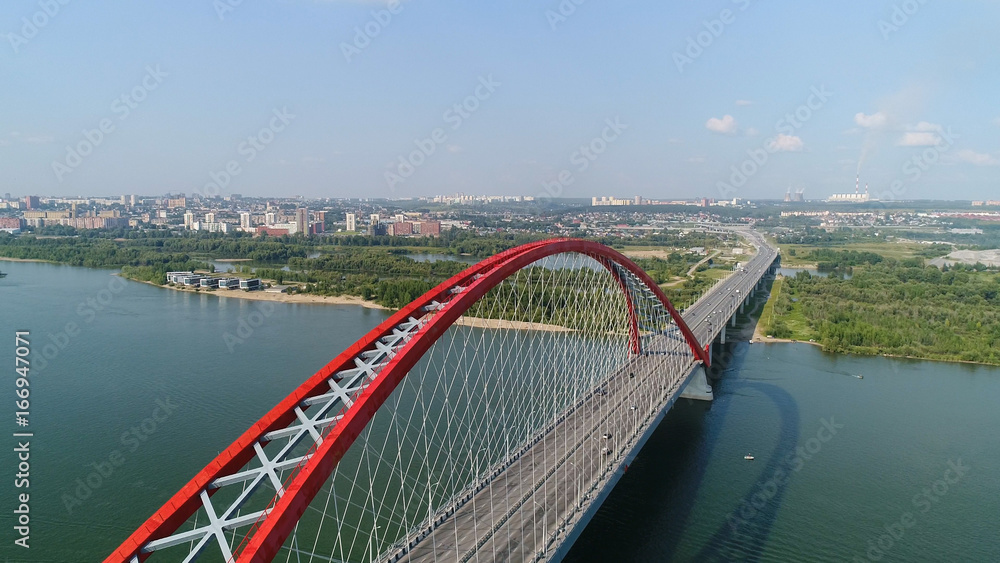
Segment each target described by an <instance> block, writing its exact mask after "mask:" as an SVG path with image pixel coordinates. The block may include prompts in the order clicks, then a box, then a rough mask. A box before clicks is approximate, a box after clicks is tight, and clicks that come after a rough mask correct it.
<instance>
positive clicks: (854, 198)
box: [826, 193, 877, 203]
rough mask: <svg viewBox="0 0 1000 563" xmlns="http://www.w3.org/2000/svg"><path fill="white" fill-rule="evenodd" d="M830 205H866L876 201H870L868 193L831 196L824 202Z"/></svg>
mask: <svg viewBox="0 0 1000 563" xmlns="http://www.w3.org/2000/svg"><path fill="white" fill-rule="evenodd" d="M826 201H828V202H830V203H868V202H869V201H877V200H874V199H872V197H871V195H870V194H868V193H863V194H833V195H832V196H830V199H828V200H826Z"/></svg>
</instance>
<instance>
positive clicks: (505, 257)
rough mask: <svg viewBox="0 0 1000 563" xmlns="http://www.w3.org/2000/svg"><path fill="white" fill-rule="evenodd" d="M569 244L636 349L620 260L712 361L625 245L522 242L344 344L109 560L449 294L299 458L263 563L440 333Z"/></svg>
mask: <svg viewBox="0 0 1000 563" xmlns="http://www.w3.org/2000/svg"><path fill="white" fill-rule="evenodd" d="M567 252H571V253H579V254H584V255H587V256H590V257H592V258H594V259H596V260H597V261H598V262H600V263H601V264H602V265H603V266H604V267H605V268H607V269H608V270H609V271H610V272H611V273H612V275H614V276H615V278H616V280H617V281H618V284H619V287H620V288H621V289H622V291H623V292H625V294H626V301H627V302H628V304H629V315H630V335H629V340H630V348H631V349H632V351H633V352H639V351H640V350H639V329H638V323H637V319H636V313H635V310H634V305H633V300H632V299H631V297H630V296H629V295H628V288H627V284H626V283H625V280H624V279H623V278H622V276H620V275H619V274H618V272H616V270H615V268H614V265H617V266H619V267H621V268H624V269H626V270H628V271H629V272H630V273H632V274H633V275H634V276H636V277H637V278H638V279H640V280H641V281H642V282H643V283H644V284H645V285H646V286H647V287H648V288H649V289H650V290H652V291H653V292H654V293H655V294H656V297H657V298H658V299H659V300H660V301H661V303H662V304H663V306H664V307H665V308H666V309H667V311H669V313H670V315H671V317H673V319H674V322H675V323H676V324H677V326H678V327H679V328H680V330H681V333H682V334H683V335H684V338H685V340H686V341H687V343H688V345H689V346H690V347H691V350H692V352H693V353H694V355H695V357H697V358H699V359H700V360H701V361H702V362H704V363H705V365H706V366H707V365H709V363H710V359H709V355H708V353H707V351H706V349H704V348H702V347H701V346H700V345H699V343H698V341H697V339H696V338H695V336H694V334H693V333H692V332H691V329H690V328H688V326H687V324H686V323H685V322H684V319H683V318H681V315H680V313H678V312H677V310H676V309H675V308H674V306H673V305H672V304H671V303H670V301H669V300H668V299H667V297H666V295H664V294H663V291H662V290H661V289H660V288H659V286H657V285H656V283H654V282H653V280H652V279H651V278H650V277H649V275H648V274H646V272H645V271H643V270H642V269H641V268H640V267H639V266H638V265H636V264H635V263H634V262H632V261H631V260H629V259H628V258H627V257H625V256H624V255H622V254H621V253H619V252H617V251H615V250H613V249H611V248H608V247H607V246H604V245H601V244H598V243H595V242H590V241H584V240H575V239H555V240H548V241H540V242H534V243H529V244H526V245H523V246H519V247H517V248H513V249H511V250H508V251H506V252H502V253H500V254H498V255H496V256H494V257H492V258H489V259H487V260H484V261H482V262H480V263H479V264H477V265H475V266H473V267H471V268H469V269H467V270H465V271H463V272H461V273H459V274H457V275H456V276H454V277H452V278H451V279H449V280H447V281H445V282H444V283H442V284H440V285H438V286H437V287H435V288H434V289H432V290H431V291H428V292H427V293H426V294H424V295H423V296H421V297H420V298H419V299H416V300H415V301H413V302H412V303H410V304H409V305H407V306H406V307H404V308H403V309H401V310H400V311H398V312H397V313H396V314H394V315H392V316H391V317H390V318H389V319H387V320H386V321H385V322H383V323H382V324H380V325H379V326H378V327H376V328H375V329H374V330H372V331H371V332H369V333H368V334H366V335H365V336H364V337H362V338H361V339H360V340H358V341H357V342H356V343H354V345H352V346H351V347H349V348H348V349H346V350H344V352H342V353H341V354H340V355H338V356H337V357H336V358H334V359H333V360H332V361H331V362H330V363H328V364H327V365H326V366H324V367H323V369H321V370H319V371H318V372H317V373H316V374H315V375H313V376H312V377H311V378H309V379H308V380H307V381H306V382H305V383H303V384H302V385H301V386H300V387H299V388H298V389H296V390H295V391H294V392H293V393H292V394H291V395H289V396H288V397H286V398H285V399H284V400H282V401H281V402H280V403H278V405H277V406H275V407H274V408H273V409H272V410H271V411H270V412H269V413H267V414H266V415H265V416H264V417H263V418H261V419H260V420H259V421H257V423H255V424H254V425H253V426H251V427H250V428H249V429H248V430H247V431H246V432H244V433H243V435H242V436H240V437H239V438H238V439H237V440H236V441H235V442H233V444H232V445H231V446H229V447H228V448H226V450H225V451H223V452H222V453H220V454H219V456H218V457H217V458H216V459H215V460H213V461H212V462H211V463H209V464H208V466H207V467H205V468H204V469H203V470H202V471H201V472H199V473H198V474H197V475H196V476H195V477H194V478H193V479H192V480H191V481H190V482H189V483H188V484H187V485H185V486H184V487H183V488H182V489H181V490H180V491H178V492H177V494H175V495H174V496H173V497H172V498H171V499H170V500H169V501H167V503H166V504H165V505H163V507H161V508H160V509H159V510H158V511H157V512H156V513H155V514H154V515H153V516H151V517H150V518H149V519H148V520H147V521H146V522H145V523H144V524H143V525H142V526H141V527H140V528H139V529H138V530H136V531H135V532H134V533H133V534H132V535H131V536H129V538H128V539H127V540H125V542H124V543H123V544H122V545H121V546H120V547H119V548H118V549H117V550H115V552H114V553H112V554H111V555H110V556H108V558H107V559H105V563H127V562H129V561H132V560H133V558H134V557H136V556H138V557H139V559H140V560H144V559H146V558H147V557H148V556H149V554H143V553H142V552H141V549H142V547H143V546H145V545H147V544H148V543H149V542H151V541H153V540H156V539H159V538H163V537H167V536H169V535H170V534H172V533H174V532H175V531H176V530H177V529H178V528H179V527H180V526H181V525H182V524H183V523H184V522H186V521H187V519H188V518H189V517H191V515H193V514H194V512H195V511H196V510H197V509H198V508H199V506H200V499H199V495H200V493H201V491H204V490H205V489H206V488H207V487H208V485H209V483H211V482H212V481H214V480H215V479H217V478H219V477H222V476H225V475H228V474H231V473H235V472H237V471H239V470H240V469H241V468H242V467H243V466H244V465H246V464H247V463H248V462H249V461H250V460H251V459H252V458H253V456H254V455H255V452H254V447H253V446H254V444H256V443H257V442H258V441H259V440H260V439H261V438H262V437H263V436H264V435H265V434H266V433H268V432H270V431H273V430H278V429H281V428H284V427H285V426H286V425H288V424H289V423H290V422H291V421H292V420H293V419H294V418H295V412H294V409H295V407H296V406H297V405H299V404H300V403H301V402H302V401H303V400H305V399H307V398H309V397H313V396H317V395H320V394H323V393H325V392H326V391H328V389H329V386H328V385H327V384H326V382H327V379H329V378H330V377H331V375H333V374H334V373H336V372H338V371H341V370H342V369H346V368H350V367H354V365H353V361H354V358H355V357H357V356H358V354H360V353H361V352H363V351H365V350H367V349H369V348H371V347H373V346H374V343H375V342H377V341H378V340H379V339H380V338H382V337H384V336H386V335H388V334H391V333H392V330H393V328H395V327H396V326H398V325H399V324H400V323H402V322H404V321H405V320H406V319H408V318H410V317H411V316H413V317H416V318H420V317H424V316H425V315H427V313H424V312H423V311H424V309H423V308H424V307H426V306H427V305H429V304H431V303H433V302H435V301H437V302H445V301H447V304H446V305H445V306H444V307H443V308H441V309H440V310H438V311H437V312H436V313H433V314H432V315H431V316H430V320H429V322H427V324H426V325H425V326H424V327H423V328H421V329H420V331H419V333H418V334H417V336H415V337H414V338H413V339H412V340H410V342H408V343H407V344H406V346H405V347H403V349H402V350H401V351H400V352H399V353H397V354H396V356H395V357H393V359H392V360H390V361H389V363H388V364H387V365H386V366H385V367H383V368H382V370H381V371H380V372H379V374H378V376H377V377H376V378H375V380H374V381H373V382H372V383H371V384H370V385H369V386H368V387H367V388H366V389H365V390H364V391H363V392H362V394H361V396H360V397H358V398H357V399H356V400H355V402H354V404H353V405H352V406H351V407H350V408H349V409H347V410H346V411H345V412H344V413H343V414H344V417H343V418H342V419H341V420H340V421H339V422H338V423H337V424H336V425H335V426H333V427H331V428H330V429H329V431H328V433H327V435H326V436H324V439H323V442H322V444H321V445H319V446H318V447H317V448H316V449H315V452H314V453H313V454H312V456H311V457H310V458H309V461H308V462H307V463H305V464H304V465H303V466H301V468H300V469H299V471H298V472H297V473H296V474H295V475H294V477H293V478H292V480H291V482H290V483H288V484H287V485H286V487H285V494H284V496H282V497H281V498H280V499H278V500H277V502H275V503H274V505H273V506H272V507H271V508H270V509H269V511H268V513H267V516H266V518H265V519H264V520H263V521H261V522H258V523H257V525H256V529H255V531H254V533H253V534H252V536H251V537H250V538H249V540H248V541H247V542H246V543H245V544H244V545H243V546H241V549H240V551H239V553H238V554H237V559H236V560H237V561H238V562H251V561H252V562H262V563H263V562H267V561H270V560H271V559H272V558H273V557H274V556H275V555H277V553H278V550H279V549H280V548H281V545H282V544H283V543H284V541H285V540H286V539H287V538H288V535H289V534H290V533H291V532H292V529H293V528H294V527H295V524H296V522H298V520H299V518H300V517H301V516H302V514H303V513H304V512H305V510H306V508H307V507H308V505H309V503H310V502H312V499H313V498H314V497H315V495H316V494H317V492H318V491H319V489H320V488H321V487H322V486H323V483H325V482H326V480H327V479H328V478H329V476H330V474H331V473H332V472H333V469H334V468H335V467H336V465H337V463H338V462H339V461H340V459H341V458H343V456H344V455H345V454H346V453H347V450H348V448H350V447H351V445H352V444H353V443H354V441H355V440H356V439H357V437H358V436H359V435H360V434H361V432H362V431H363V430H364V428H365V427H366V426H367V425H368V422H369V421H370V420H371V419H372V417H373V416H374V415H375V413H376V412H377V411H378V409H379V408H380V407H381V406H382V405H383V404H384V403H385V401H386V400H387V399H388V398H389V396H390V395H391V394H392V392H393V390H395V389H396V386H397V385H398V384H399V383H400V382H401V381H402V379H403V378H404V377H405V376H406V374H407V373H408V372H409V371H410V369H411V368H412V367H413V366H414V365H415V364H416V363H417V362H418V361H419V360H420V358H421V357H423V355H424V353H425V352H427V350H429V349H430V348H431V346H432V345H433V344H434V343H435V342H436V341H437V339H438V338H440V337H441V335H443V334H444V333H445V331H447V330H448V328H450V327H451V326H452V324H453V323H454V322H455V321H456V320H457V319H458V318H459V317H461V316H462V315H463V314H464V313H465V312H466V311H468V309H469V308H470V307H471V306H472V305H473V304H475V303H476V301H478V300H479V299H480V298H481V297H482V296H483V295H485V294H486V293H487V292H488V291H489V290H490V289H492V288H494V287H496V286H497V285H498V284H499V283H500V282H502V281H503V280H505V279H507V278H508V277H509V276H511V275H513V274H514V273H515V272H517V271H518V270H520V269H521V268H524V267H526V266H528V265H530V264H531V263H533V262H535V261H537V260H541V259H543V258H545V257H548V256H552V255H555V254H562V253H567ZM456 287H461V288H464V290H463V291H461V292H460V293H459V294H457V296H455V297H452V298H451V300H450V301H448V300H447V299H446V296H450V295H451V294H452V290H453V289H454V288H456Z"/></svg>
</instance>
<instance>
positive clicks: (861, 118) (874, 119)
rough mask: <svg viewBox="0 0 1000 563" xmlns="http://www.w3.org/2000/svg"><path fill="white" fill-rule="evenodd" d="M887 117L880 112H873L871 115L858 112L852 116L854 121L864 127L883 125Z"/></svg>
mask: <svg viewBox="0 0 1000 563" xmlns="http://www.w3.org/2000/svg"><path fill="white" fill-rule="evenodd" d="M887 121H888V118H886V116H885V114H884V113H882V112H878V113H873V114H871V115H865V114H864V113H859V114H857V115H855V116H854V122H855V123H857V124H858V125H860V126H861V127H864V128H865V129H878V128H880V127H883V126H885V124H886V122H887Z"/></svg>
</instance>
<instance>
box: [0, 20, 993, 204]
mask: <svg viewBox="0 0 1000 563" xmlns="http://www.w3.org/2000/svg"><path fill="white" fill-rule="evenodd" d="M910 4H912V6H911V5H910ZM55 6H56V7H55V8H50V9H49V11H50V12H53V13H52V14H48V13H46V12H45V11H44V8H43V6H42V5H41V4H38V3H33V2H19V3H16V4H13V5H7V6H5V7H4V9H3V11H2V16H0V31H4V32H6V34H7V39H8V41H7V45H6V46H5V47H4V49H3V55H2V60H3V61H4V64H5V66H6V68H8V71H9V73H10V76H11V77H12V82H13V85H14V87H13V88H9V89H7V90H6V91H5V92H4V94H3V98H2V99H3V100H4V102H5V105H7V106H8V107H12V108H17V111H16V112H15V113H14V114H13V115H12V116H11V117H10V118H9V120H8V124H7V129H8V130H5V131H0V155H2V157H0V158H2V161H3V163H4V167H5V170H7V171H8V176H7V182H6V183H5V185H4V186H3V187H2V188H0V191H5V192H12V193H20V194H29V193H32V194H33V193H38V194H52V195H70V194H81V193H167V192H184V193H189V194H190V193H199V192H201V193H204V194H205V195H214V194H213V192H214V193H215V194H218V195H226V194H229V193H233V192H236V193H241V194H245V195H247V196H266V195H269V194H274V195H277V196H284V197H287V196H291V195H292V194H302V195H303V196H305V197H309V198H317V197H333V198H349V197H361V196H366V197H384V198H409V197H420V196H427V195H429V194H434V193H454V192H464V193H475V194H486V193H495V194H498V195H518V194H531V195H535V196H540V197H574V198H590V197H593V196H602V195H607V194H622V195H627V194H641V195H642V196H643V197H646V198H653V199H657V198H659V199H685V198H695V197H712V198H716V199H732V198H733V197H740V198H745V199H781V198H782V197H783V196H784V194H785V192H786V190H787V189H788V188H789V187H791V188H793V189H794V190H798V189H802V188H804V189H805V190H806V197H807V198H809V199H825V198H827V197H829V196H830V195H832V194H835V193H850V192H852V191H853V189H854V185H855V178H856V176H857V175H858V172H859V168H860V175H861V183H862V185H864V184H866V183H867V184H870V186H871V190H872V193H873V194H875V195H876V196H883V197H882V198H883V199H947V200H955V199H966V200H981V199H989V198H990V197H991V196H992V195H993V194H994V193H995V189H996V180H997V177H998V176H997V171H998V170H1000V168H998V167H997V166H998V165H1000V143H998V138H1000V135H998V133H1000V110H997V109H996V108H995V107H992V105H991V104H990V102H989V100H988V97H987V96H985V95H977V94H976V93H977V92H988V91H991V90H992V89H993V87H994V86H995V80H996V78H995V77H996V76H997V75H998V73H997V72H996V70H997V65H998V63H997V62H996V61H994V60H991V57H990V54H991V53H993V52H995V51H996V50H997V47H1000V45H997V41H998V40H997V39H996V38H995V37H994V35H993V34H990V33H989V32H988V25H989V24H988V22H991V21H997V16H998V15H1000V6H998V5H997V4H996V3H993V2H986V1H976V2H966V3H963V4H962V5H961V6H955V5H948V4H943V3H932V2H925V3H920V2H916V1H914V2H911V3H907V2H902V3H899V2H897V3H892V2H886V3H876V4H869V3H862V2H860V1H854V2H849V3H846V4H839V5H837V6H802V5H792V6H782V7H778V6H773V5H772V6H769V5H765V4H758V3H756V2H751V1H750V0H739V1H733V2H718V3H715V4H713V5H712V6H659V5H657V6H648V5H641V4H632V5H629V6H628V7H627V8H631V9H613V8H611V7H609V6H602V5H600V4H593V3H583V4H580V5H576V4H575V3H563V4H559V3H557V2H552V3H551V4H546V5H540V6H532V7H525V6H501V5H498V4H497V5H475V6H464V5H461V4H459V3H437V4H433V5H430V4H421V3H414V2H408V1H407V2H403V3H386V2H345V1H331V2H311V1H308V2H307V1H304V0H301V1H294V2H286V3H281V4H274V3H268V4H261V5H255V4H239V5H236V6H232V5H230V4H227V3H216V5H215V6H213V5H212V4H210V3H194V2H188V3H175V4H172V5H171V6H169V7H166V6H117V7H114V8H110V7H104V6H86V7H84V6H82V5H77V4H72V3H70V4H66V5H62V4H59V3H58V2H57V3H56V4H55ZM220 6H222V7H221V8H220ZM567 6H570V7H567ZM903 8H906V10H904V9H903ZM39 13H41V14H42V15H41V16H39V15H38V14H39ZM136 37H142V38H143V41H141V42H138V41H136ZM181 37H183V38H184V39H183V40H182V41H179V40H178V38H181ZM79 45H87V47H88V48H87V49H80V48H79V47H78V46H79ZM126 47H127V48H126ZM802 49H808V53H809V55H810V56H809V58H808V61H809V64H808V65H806V64H805V63H804V62H803V58H802V57H801V55H802Z"/></svg>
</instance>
